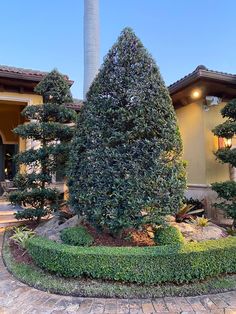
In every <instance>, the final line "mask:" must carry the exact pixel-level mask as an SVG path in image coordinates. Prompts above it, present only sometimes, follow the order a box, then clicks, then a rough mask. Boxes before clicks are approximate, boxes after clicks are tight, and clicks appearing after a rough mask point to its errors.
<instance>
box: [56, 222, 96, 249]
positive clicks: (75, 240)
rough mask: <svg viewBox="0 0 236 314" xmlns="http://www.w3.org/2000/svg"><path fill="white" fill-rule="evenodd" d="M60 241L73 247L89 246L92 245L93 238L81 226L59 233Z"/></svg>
mask: <svg viewBox="0 0 236 314" xmlns="http://www.w3.org/2000/svg"><path fill="white" fill-rule="evenodd" d="M61 240H62V241H63V242H64V243H65V244H69V245H75V246H90V245H91V244H92V243H93V237H92V236H91V234H89V233H88V231H87V230H86V228H84V227H82V226H80V227H71V228H65V229H63V230H62V231H61Z"/></svg>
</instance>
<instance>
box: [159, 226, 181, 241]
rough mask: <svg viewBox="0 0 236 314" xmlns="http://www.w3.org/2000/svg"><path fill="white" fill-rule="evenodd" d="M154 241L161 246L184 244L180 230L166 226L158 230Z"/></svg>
mask: <svg viewBox="0 0 236 314" xmlns="http://www.w3.org/2000/svg"><path fill="white" fill-rule="evenodd" d="M154 241H155V242H156V244H159V245H170V244H183V243H184V237H183V235H182V233H181V232H180V231H179V229H177V228H175V227H173V226H164V227H160V228H158V229H157V230H156V232H155V238H154Z"/></svg>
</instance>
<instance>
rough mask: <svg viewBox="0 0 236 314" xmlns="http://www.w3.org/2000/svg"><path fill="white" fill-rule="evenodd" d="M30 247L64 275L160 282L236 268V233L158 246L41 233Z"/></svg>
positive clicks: (37, 259) (45, 266)
mask: <svg viewBox="0 0 236 314" xmlns="http://www.w3.org/2000/svg"><path fill="white" fill-rule="evenodd" d="M178 240H180V239H178ZM27 248H28V252H29V254H30V255H31V257H32V258H33V260H34V261H35V263H36V264H37V265H38V266H39V267H41V268H43V269H46V270H47V271H49V272H54V273H56V274H57V275H60V276H63V277H72V278H74V277H81V276H83V277H85V278H86V277H89V278H97V279H102V280H115V281H122V282H127V283H131V282H136V283H139V284H147V285H150V284H154V285H157V284H160V283H167V282H172V283H173V282H174V283H178V284H180V283H184V282H187V283H188V282H194V281H196V280H202V279H207V278H209V277H210V276H220V275H223V274H227V273H228V274H233V273H235V272H236V263H235V260H236V237H228V238H224V239H218V240H209V241H203V242H199V243H187V244H182V245H179V244H177V245H176V244H175V245H163V246H161V245H160V246H153V247H99V246H97V247H94V246H92V247H75V246H74V247H73V246H70V245H64V244H60V243H55V242H54V241H50V240H48V239H46V238H40V237H35V238H33V239H30V240H29V241H28V246H27Z"/></svg>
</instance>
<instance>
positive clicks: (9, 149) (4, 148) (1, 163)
mask: <svg viewBox="0 0 236 314" xmlns="http://www.w3.org/2000/svg"><path fill="white" fill-rule="evenodd" d="M17 152H18V145H17V144H4V143H3V141H2V138H1V136H0V182H1V184H0V196H1V195H2V194H3V193H4V187H5V186H6V188H8V185H9V186H10V185H11V183H10V182H12V180H13V178H14V176H15V174H16V165H15V162H14V160H13V157H14V155H15V154H16V153H17Z"/></svg>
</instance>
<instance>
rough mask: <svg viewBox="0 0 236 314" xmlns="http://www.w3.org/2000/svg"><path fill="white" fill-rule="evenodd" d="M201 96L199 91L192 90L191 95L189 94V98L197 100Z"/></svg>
mask: <svg viewBox="0 0 236 314" xmlns="http://www.w3.org/2000/svg"><path fill="white" fill-rule="evenodd" d="M201 96H202V92H201V90H200V89H194V90H193V91H192V93H191V97H192V98H193V99H198V98H200V97H201Z"/></svg>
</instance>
